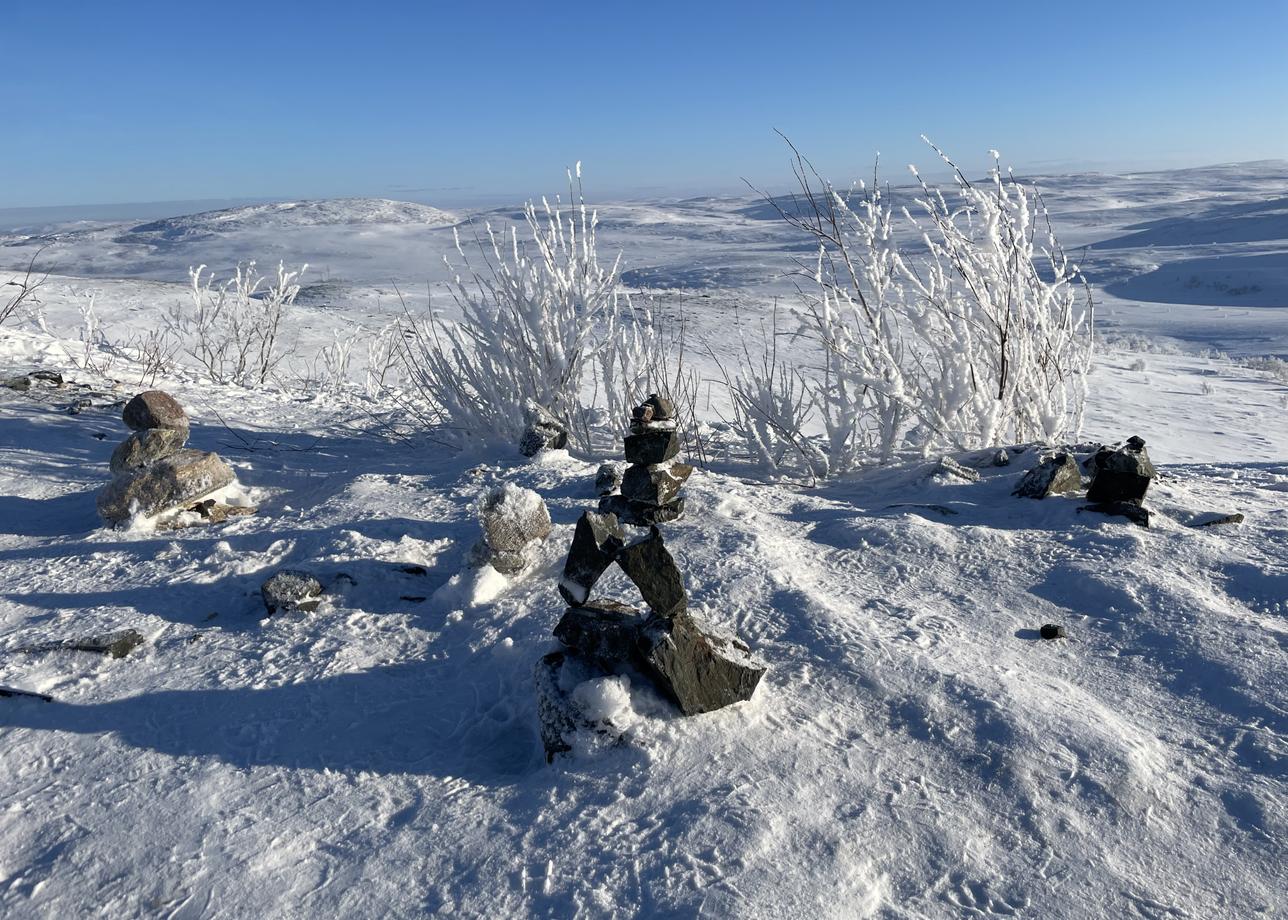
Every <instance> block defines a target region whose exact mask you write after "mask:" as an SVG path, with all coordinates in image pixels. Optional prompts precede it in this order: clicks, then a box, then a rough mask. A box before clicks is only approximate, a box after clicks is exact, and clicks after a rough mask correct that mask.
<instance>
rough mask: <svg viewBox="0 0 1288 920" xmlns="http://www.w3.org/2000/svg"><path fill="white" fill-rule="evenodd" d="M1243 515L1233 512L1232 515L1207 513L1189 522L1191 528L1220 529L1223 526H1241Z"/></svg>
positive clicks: (1215, 512)
mask: <svg viewBox="0 0 1288 920" xmlns="http://www.w3.org/2000/svg"><path fill="white" fill-rule="evenodd" d="M1242 523H1243V515H1242V514H1240V513H1239V512H1237V511H1235V512H1234V513H1232V514H1222V513H1221V512H1219V511H1209V512H1208V513H1207V514H1201V515H1199V516H1198V517H1197V518H1195V519H1194V520H1193V521H1191V522H1190V526H1191V527H1221V526H1223V525H1225V524H1242Z"/></svg>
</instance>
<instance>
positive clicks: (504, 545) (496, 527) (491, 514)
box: [470, 482, 551, 575]
mask: <svg viewBox="0 0 1288 920" xmlns="http://www.w3.org/2000/svg"><path fill="white" fill-rule="evenodd" d="M479 524H480V526H481V527H482V528H483V537H482V539H481V540H480V541H479V542H478V543H477V544H476V545H475V546H474V548H473V550H471V553H470V564H471V565H473V566H476V567H477V566H483V565H491V566H492V568H494V569H496V570H497V571H498V572H500V573H501V574H503V575H514V574H517V573H518V572H521V571H523V569H524V568H525V567H526V565H527V561H526V559H525V557H524V555H523V549H524V547H526V546H527V545H528V544H529V543H533V542H535V541H536V540H544V539H545V538H546V537H547V536H549V535H550V529H551V525H550V511H549V510H548V509H547V508H546V503H545V502H544V501H543V500H542V498H541V496H540V495H538V494H537V493H536V492H534V491H532V490H531V489H524V488H520V487H519V486H516V485H515V484H514V483H512V482H507V483H505V484H503V485H500V486H497V487H496V488H495V489H493V490H492V491H491V492H488V493H487V494H486V495H485V496H483V499H482V501H481V502H480V503H479Z"/></svg>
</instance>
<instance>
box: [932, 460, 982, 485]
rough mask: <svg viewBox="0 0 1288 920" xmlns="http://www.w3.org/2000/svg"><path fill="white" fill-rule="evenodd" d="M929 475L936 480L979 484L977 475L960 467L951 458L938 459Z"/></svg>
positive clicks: (966, 468)
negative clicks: (953, 480) (954, 480)
mask: <svg viewBox="0 0 1288 920" xmlns="http://www.w3.org/2000/svg"><path fill="white" fill-rule="evenodd" d="M930 475H931V476H933V477H934V478H936V479H957V480H960V481H961V482H979V473H977V472H975V471H974V470H972V469H970V468H968V467H964V466H962V465H961V464H960V463H958V462H957V461H956V460H954V459H953V458H952V457H940V458H939V462H938V463H936V464H935V468H934V469H933V470H931V472H930Z"/></svg>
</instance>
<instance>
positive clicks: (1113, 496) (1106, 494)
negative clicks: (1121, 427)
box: [1087, 438, 1158, 504]
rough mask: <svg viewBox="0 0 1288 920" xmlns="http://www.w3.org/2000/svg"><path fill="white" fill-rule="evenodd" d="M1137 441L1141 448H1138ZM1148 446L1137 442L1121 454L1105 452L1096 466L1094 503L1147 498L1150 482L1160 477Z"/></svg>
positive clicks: (1091, 497)
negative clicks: (1147, 450)
mask: <svg viewBox="0 0 1288 920" xmlns="http://www.w3.org/2000/svg"><path fill="white" fill-rule="evenodd" d="M1133 441H1134V442H1137V443H1139V444H1140V445H1141V446H1140V447H1136V446H1134V445H1133ZM1144 444H1145V442H1144V441H1141V440H1140V439H1139V438H1133V439H1132V440H1130V441H1128V442H1127V446H1126V447H1120V448H1118V450H1108V449H1105V450H1101V451H1099V452H1097V453H1096V455H1095V459H1094V462H1093V467H1094V472H1093V473H1092V476H1091V487H1090V488H1088V489H1087V500H1088V501H1090V502H1097V503H1100V502H1136V503H1137V504H1139V503H1140V502H1141V500H1143V499H1144V498H1145V491H1146V490H1147V489H1148V488H1149V483H1150V480H1152V479H1153V478H1154V477H1155V476H1157V475H1158V472H1157V471H1156V470H1155V469H1154V464H1152V463H1150V461H1149V454H1148V453H1146V452H1145V447H1144Z"/></svg>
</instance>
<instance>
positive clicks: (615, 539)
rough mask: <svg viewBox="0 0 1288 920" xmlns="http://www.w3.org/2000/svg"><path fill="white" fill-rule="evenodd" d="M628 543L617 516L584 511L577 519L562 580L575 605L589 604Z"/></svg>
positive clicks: (562, 590)
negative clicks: (587, 602)
mask: <svg viewBox="0 0 1288 920" xmlns="http://www.w3.org/2000/svg"><path fill="white" fill-rule="evenodd" d="M625 545H626V533H625V531H623V530H622V526H621V524H619V523H618V522H617V517H616V515H613V514H599V513H596V512H594V511H586V512H583V513H582V516H581V517H580V518H578V519H577V527H576V529H575V530H574V531H573V534H572V545H571V546H570V547H569V548H568V559H567V561H565V562H564V569H563V578H561V579H560V580H559V593H560V594H561V595H563V599H564V600H565V601H567V602H568V603H569V604H572V605H573V606H574V607H575V606H577V605H578V604H584V603H586V600H587V599H588V598H589V597H590V592H591V589H592V588H594V587H595V582H597V581H599V577H600V576H601V575H603V574H604V570H605V569H607V568H608V567H609V566H610V565H612V564H613V560H614V559H616V558H617V554H618V552H620V551H621V549H622V547H623V546H625Z"/></svg>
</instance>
